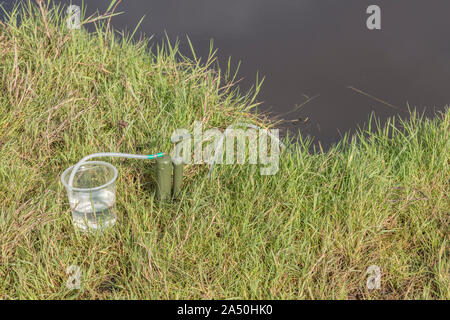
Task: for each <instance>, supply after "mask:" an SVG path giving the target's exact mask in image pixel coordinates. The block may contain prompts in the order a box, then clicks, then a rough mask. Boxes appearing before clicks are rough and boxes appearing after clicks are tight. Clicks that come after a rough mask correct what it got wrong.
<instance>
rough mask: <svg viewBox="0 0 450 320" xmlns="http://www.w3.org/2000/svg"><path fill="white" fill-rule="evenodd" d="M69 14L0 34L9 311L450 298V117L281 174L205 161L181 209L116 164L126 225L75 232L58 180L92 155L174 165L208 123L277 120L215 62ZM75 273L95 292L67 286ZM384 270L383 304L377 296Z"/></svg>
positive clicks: (302, 153)
mask: <svg viewBox="0 0 450 320" xmlns="http://www.w3.org/2000/svg"><path fill="white" fill-rule="evenodd" d="M63 10H64V9H61V10H60V12H59V13H57V12H56V11H50V12H48V11H47V10H46V8H45V7H41V8H39V7H37V6H34V5H33V6H32V7H30V8H29V9H28V13H27V12H25V13H22V14H21V15H22V19H21V22H20V24H18V23H17V22H16V21H17V12H16V13H14V14H12V15H11V17H10V18H9V19H8V21H5V22H4V23H3V24H0V298H2V299H15V298H27V299H28V298H51V299H68V298H98V299H104V298H111V299H115V298H125V299H129V298H141V299H167V298H188V299H189V298H243V299H255V298H268V299H272V298H273V299H323V298H333V299H370V298H372V299H385V298H392V299H400V298H407V299H416V298H424V299H444V298H447V299H448V298H450V289H449V288H450V283H449V282H450V281H449V267H450V262H449V246H448V244H449V242H448V236H449V213H450V200H449V198H448V194H449V189H450V188H449V187H450V185H449V183H450V182H449V178H450V175H449V172H450V170H449V165H450V139H449V132H450V115H449V112H448V109H446V111H445V113H443V114H440V115H438V116H437V117H436V118H435V119H433V120H427V119H422V118H421V117H419V116H417V115H416V114H415V113H413V114H412V116H411V119H410V120H409V121H407V122H404V123H403V124H402V125H401V126H400V127H403V129H401V130H400V129H396V127H394V126H393V121H390V122H389V123H388V124H387V125H386V126H383V127H381V128H379V129H378V130H375V133H368V132H361V133H360V134H359V138H358V139H356V138H355V139H350V140H349V139H347V140H346V141H344V142H343V143H342V144H340V145H338V146H336V147H334V148H332V149H331V150H329V151H328V152H326V153H318V154H314V155H312V154H310V153H308V143H302V142H300V143H299V144H298V145H291V144H288V146H287V149H288V151H285V152H284V153H283V154H282V156H281V158H280V168H279V171H278V173H277V174H276V175H273V176H261V175H260V173H259V170H258V166H255V165H233V166H229V165H220V166H217V168H216V170H215V173H214V177H213V179H211V180H209V179H207V178H206V177H207V172H208V167H207V166H206V165H190V166H188V167H187V174H186V177H185V180H184V186H183V194H182V197H181V199H180V200H178V201H175V202H173V203H168V204H163V205H161V204H159V203H158V202H157V201H156V200H155V193H154V178H153V173H152V162H151V161H149V162H143V161H133V160H118V159H111V160H109V159H107V160H106V161H111V162H112V163H113V164H114V165H115V166H116V167H117V168H118V170H119V178H118V182H117V211H118V219H119V222H118V224H117V225H116V226H115V227H114V228H113V229H112V230H111V231H109V232H107V233H104V234H98V235H92V236H86V235H84V234H81V233H79V232H77V231H76V230H74V228H73V226H72V223H71V216H70V209H69V204H68V201H67V196H66V193H65V190H64V188H63V186H62V184H61V183H60V181H59V177H60V175H61V173H62V172H63V170H64V169H66V168H68V167H69V166H71V165H73V164H75V163H76V162H77V161H78V160H80V159H81V158H82V157H83V156H85V155H88V154H91V153H95V152H99V151H117V152H127V153H138V154H150V153H154V152H159V151H163V152H168V151H170V149H171V147H172V146H171V143H170V136H171V134H172V132H173V130H175V129H177V128H187V129H192V126H193V123H194V121H196V120H201V121H203V127H204V128H205V129H207V128H213V127H218V128H226V127H227V126H228V125H230V124H232V123H235V122H237V121H242V120H245V121H247V122H253V123H257V122H258V123H259V124H260V125H263V126H266V125H268V124H267V123H261V121H260V120H257V119H256V118H255V117H254V116H253V115H250V114H249V113H248V110H249V109H250V108H251V107H252V106H254V105H255V104H256V102H255V97H254V95H251V94H247V95H243V94H240V93H239V92H238V91H237V89H236V87H235V86H233V85H232V84H233V77H232V75H229V74H228V73H227V72H224V73H223V74H221V73H220V72H218V71H213V70H212V69H211V68H210V66H211V64H212V63H213V59H212V58H211V59H209V60H208V61H206V62H205V63H199V62H198V61H197V60H190V59H187V58H183V57H181V56H180V55H179V54H178V52H177V49H176V47H170V46H167V45H166V46H165V47H164V48H159V49H158V50H156V49H155V50H154V51H153V52H154V53H150V52H149V51H148V49H147V45H148V41H147V40H144V41H142V42H140V43H132V42H131V41H122V42H120V43H119V42H118V41H116V39H115V35H114V33H113V32H111V31H109V32H106V31H105V30H108V29H106V27H107V23H108V19H103V20H98V21H97V22H99V23H104V27H103V28H102V27H99V28H98V32H97V33H93V34H88V33H87V32H86V31H84V30H83V29H81V30H71V31H70V30H68V29H67V27H66V21H65V18H64V15H62V12H64V11H63ZM91 20H92V19H91ZM176 56H178V59H176ZM224 79H225V80H224ZM227 79H228V80H227ZM70 265H78V266H79V267H80V268H81V270H82V283H81V289H80V290H68V289H67V287H66V281H67V279H68V275H67V274H66V269H67V267H69V266H70ZM371 265H377V266H379V267H380V269H381V273H382V274H381V288H380V289H379V290H368V289H367V287H366V280H367V277H368V275H367V274H366V270H367V268H368V267H369V266H371Z"/></svg>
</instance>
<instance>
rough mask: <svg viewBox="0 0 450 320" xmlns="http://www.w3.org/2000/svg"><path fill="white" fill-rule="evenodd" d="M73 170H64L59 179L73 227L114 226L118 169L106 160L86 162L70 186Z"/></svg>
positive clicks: (95, 228)
mask: <svg viewBox="0 0 450 320" xmlns="http://www.w3.org/2000/svg"><path fill="white" fill-rule="evenodd" d="M72 169H73V166H72V167H70V168H68V169H66V170H65V171H64V172H63V174H62V176H61V181H62V183H63V184H64V186H65V187H66V190H67V195H68V197H69V203H70V209H71V210H72V221H73V224H74V226H75V227H76V228H78V229H80V230H81V231H96V230H100V231H103V230H104V229H106V228H107V227H110V226H113V225H114V224H115V223H116V221H117V215H116V179H117V169H116V168H115V167H114V166H113V165H112V164H110V163H108V162H103V161H89V162H85V163H83V164H82V165H81V166H80V167H79V169H78V170H77V172H76V173H75V177H74V179H73V185H72V186H69V177H70V174H71V172H72Z"/></svg>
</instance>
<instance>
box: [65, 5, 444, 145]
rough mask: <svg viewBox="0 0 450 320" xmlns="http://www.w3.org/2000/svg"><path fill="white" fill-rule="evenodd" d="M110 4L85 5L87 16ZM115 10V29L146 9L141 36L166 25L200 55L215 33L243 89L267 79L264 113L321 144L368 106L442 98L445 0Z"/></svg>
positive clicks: (382, 113)
mask: <svg viewBox="0 0 450 320" xmlns="http://www.w3.org/2000/svg"><path fill="white" fill-rule="evenodd" d="M60 2H63V3H69V2H70V1H60ZM77 2H79V3H80V4H81V1H77V0H72V3H73V4H78V3H77ZM375 2H376V4H378V5H379V6H380V7H381V10H382V29H381V30H375V31H369V30H368V29H367V28H366V18H367V17H368V16H367V14H366V9H367V7H368V6H369V5H371V4H374V3H375ZM343 3H345V4H343ZM108 4H109V0H102V1H89V2H88V13H90V12H92V11H94V10H96V9H99V11H100V12H103V11H104V10H105V9H106V8H107V6H108ZM117 10H118V11H124V13H123V14H122V15H120V16H117V17H114V18H113V25H114V26H115V27H116V28H119V29H124V28H127V29H128V30H130V29H134V27H135V26H136V24H137V23H138V21H139V20H140V18H141V17H142V16H143V15H145V16H146V18H145V19H144V21H143V23H142V25H141V27H140V30H141V31H142V32H144V33H145V34H147V35H151V34H154V35H155V37H154V41H161V39H162V38H163V37H164V31H167V33H168V35H169V36H170V38H172V39H174V38H175V37H180V38H181V39H182V40H183V41H182V42H181V47H182V50H183V51H184V52H186V53H188V52H189V47H188V45H187V42H186V41H185V40H184V39H185V35H186V34H188V35H189V37H190V39H191V40H192V42H193V44H194V46H195V48H196V49H197V51H198V53H199V55H203V56H206V55H207V54H208V52H209V40H210V39H211V38H213V39H214V44H215V47H216V48H218V49H219V51H218V57H219V62H220V63H221V64H222V65H225V63H226V62H227V59H228V57H229V56H231V57H232V59H233V61H234V63H235V65H236V64H237V62H238V61H242V64H241V68H240V77H242V78H243V80H242V82H241V83H240V85H241V87H242V88H243V89H244V90H245V89H247V88H249V87H250V86H251V85H252V84H253V83H254V82H255V79H256V74H257V71H259V73H260V74H261V75H264V76H265V77H266V78H265V82H264V85H263V88H262V92H261V93H260V96H259V99H260V100H261V101H263V102H264V104H263V108H262V109H263V110H265V111H271V112H272V113H273V114H275V115H284V116H283V118H284V119H285V120H286V121H285V122H284V123H283V125H282V127H283V128H284V129H287V130H290V131H291V132H297V131H298V130H300V131H301V132H302V134H304V135H311V136H313V137H315V139H316V140H320V141H321V142H322V145H324V146H328V145H330V144H331V143H333V142H336V141H337V140H339V138H340V135H341V133H342V134H343V133H344V132H347V131H348V130H350V129H354V128H356V127H357V126H358V125H362V124H363V123H364V122H365V121H366V120H367V119H368V114H369V113H370V112H371V111H375V113H376V115H377V116H378V117H380V118H381V119H382V120H384V119H385V118H386V117H388V116H392V115H394V114H400V115H402V114H405V111H406V110H407V107H406V106H407V103H408V104H409V105H410V106H411V107H417V108H418V109H419V110H425V107H426V114H427V115H431V114H432V113H433V112H434V111H435V107H437V109H439V110H443V107H444V106H445V105H446V104H448V103H449V102H450V91H449V90H448V86H449V83H450V81H449V80H450V41H449V38H450V37H449V33H450V19H448V13H449V12H450V1H447V0H434V1H430V2H428V1H423V0H397V1H390V0H389V1H388V0H384V1H373V0H370V1H367V0H346V1H335V0H296V1H292V0H276V1H274V0H226V1H224V0H189V1H182V0H147V1H129V0H124V1H122V3H121V4H120V5H119V7H118V8H117ZM311 98H313V99H311ZM296 106H297V107H299V106H300V107H299V108H298V110H296V111H294V112H290V113H288V112H289V111H292V110H294V109H295V108H296ZM399 109H400V110H399ZM286 113H287V114H286Z"/></svg>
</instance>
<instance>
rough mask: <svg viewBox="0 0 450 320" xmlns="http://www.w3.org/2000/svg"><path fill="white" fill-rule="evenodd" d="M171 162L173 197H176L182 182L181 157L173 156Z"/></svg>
mask: <svg viewBox="0 0 450 320" xmlns="http://www.w3.org/2000/svg"><path fill="white" fill-rule="evenodd" d="M172 162H173V192H172V195H173V197H174V198H178V196H179V195H180V192H181V183H182V182H183V158H174V159H173V160H172Z"/></svg>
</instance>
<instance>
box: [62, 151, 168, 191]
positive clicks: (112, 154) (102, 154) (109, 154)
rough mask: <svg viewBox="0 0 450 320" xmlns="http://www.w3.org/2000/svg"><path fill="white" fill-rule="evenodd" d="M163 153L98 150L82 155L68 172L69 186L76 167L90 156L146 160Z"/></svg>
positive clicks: (71, 183)
mask: <svg viewBox="0 0 450 320" xmlns="http://www.w3.org/2000/svg"><path fill="white" fill-rule="evenodd" d="M163 155H164V153H162V152H160V153H157V154H150V155H139V154H130V153H117V152H100V153H93V154H90V155H88V156H86V157H84V158H83V159H81V160H80V161H78V163H77V164H76V165H75V166H74V167H73V170H72V172H71V173H70V177H69V187H70V188H72V187H73V179H74V178H75V173H76V172H77V171H78V169H79V168H80V166H82V165H83V163H85V162H86V161H88V160H90V159H92V158H99V157H118V158H130V159H142V160H147V159H156V158H160V157H162V156H163Z"/></svg>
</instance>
